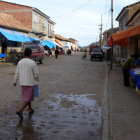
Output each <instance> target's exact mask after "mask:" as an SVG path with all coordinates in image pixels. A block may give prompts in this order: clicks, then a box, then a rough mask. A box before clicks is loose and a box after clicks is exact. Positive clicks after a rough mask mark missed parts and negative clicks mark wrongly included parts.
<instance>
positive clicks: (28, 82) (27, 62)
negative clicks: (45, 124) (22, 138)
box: [14, 48, 39, 119]
mask: <svg viewBox="0 0 140 140" xmlns="http://www.w3.org/2000/svg"><path fill="white" fill-rule="evenodd" d="M31 54H32V51H31V49H30V48H26V49H25V51H24V58H23V59H22V60H20V61H19V62H18V65H17V68H16V72H15V77H14V86H16V85H17V81H19V84H20V86H21V91H22V101H23V103H22V106H21V107H20V109H19V110H18V111H17V112H16V114H17V115H18V116H19V117H20V118H21V119H23V115H22V113H23V111H24V109H25V108H26V107H27V106H28V111H29V114H33V112H34V110H33V108H32V105H31V102H32V101H33V100H34V85H37V83H38V81H39V72H38V68H37V65H36V63H35V61H33V60H31V59H30V58H31Z"/></svg>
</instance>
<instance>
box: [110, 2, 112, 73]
mask: <svg viewBox="0 0 140 140" xmlns="http://www.w3.org/2000/svg"><path fill="white" fill-rule="evenodd" d="M111 30H112V33H113V0H111ZM112 63H113V45H112V46H111V58H110V70H112V69H113V68H112V67H113V66H112Z"/></svg>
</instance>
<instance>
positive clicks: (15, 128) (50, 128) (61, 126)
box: [0, 53, 106, 140]
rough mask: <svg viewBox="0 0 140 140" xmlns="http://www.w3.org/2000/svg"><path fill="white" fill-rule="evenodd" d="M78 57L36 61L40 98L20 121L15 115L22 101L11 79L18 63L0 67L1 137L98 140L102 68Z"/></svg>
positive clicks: (102, 79)
mask: <svg viewBox="0 0 140 140" xmlns="http://www.w3.org/2000/svg"><path fill="white" fill-rule="evenodd" d="M81 58H82V54H81V53H80V54H79V53H78V54H74V55H72V56H60V57H59V60H56V59H55V58H46V59H45V60H44V64H43V65H41V64H38V68H39V71H40V84H39V90H40V95H39V96H40V97H39V98H35V100H34V102H33V108H34V110H35V112H34V114H33V115H32V116H29V115H28V112H27V111H25V112H24V119H23V121H21V120H19V118H18V116H17V115H16V114H15V111H16V108H18V105H20V104H21V89H20V87H19V86H18V87H13V83H12V82H13V77H14V72H15V69H16V66H15V65H13V66H9V65H8V66H1V67H0V71H1V74H0V77H1V86H0V89H1V94H0V102H1V107H0V112H1V116H0V122H1V123H0V127H1V130H0V139H9V138H11V139H48V140H52V139H53V140H54V139H64V140H65V139H73V140H78V139H79V140H85V139H89V140H90V139H91V140H92V139H95V140H100V139H101V133H102V118H101V109H102V99H103V91H104V84H105V76H106V75H105V73H102V71H105V68H106V67H105V63H104V62H100V61H97V62H94V63H92V62H91V61H90V60H89V57H88V58H87V60H83V59H81ZM91 75H92V76H91ZM5 85H6V86H5Z"/></svg>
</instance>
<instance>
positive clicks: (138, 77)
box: [129, 69, 140, 90]
mask: <svg viewBox="0 0 140 140" xmlns="http://www.w3.org/2000/svg"><path fill="white" fill-rule="evenodd" d="M134 70H135V69H133V70H130V71H129V74H130V76H131V77H132V79H133V81H134V83H135V84H136V86H137V88H138V89H139V90H140V74H135V71H134Z"/></svg>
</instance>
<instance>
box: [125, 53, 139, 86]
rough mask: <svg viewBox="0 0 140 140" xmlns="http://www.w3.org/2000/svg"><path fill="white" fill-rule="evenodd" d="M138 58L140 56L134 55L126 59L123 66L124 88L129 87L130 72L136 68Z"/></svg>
mask: <svg viewBox="0 0 140 140" xmlns="http://www.w3.org/2000/svg"><path fill="white" fill-rule="evenodd" d="M137 58H138V54H133V55H131V56H130V57H128V58H127V59H126V61H125V62H124V63H123V65H122V70H123V79H124V86H129V79H130V75H129V71H130V69H131V68H134V67H135V60H136V59H137Z"/></svg>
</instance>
